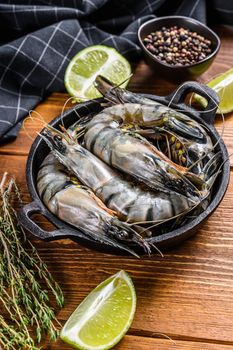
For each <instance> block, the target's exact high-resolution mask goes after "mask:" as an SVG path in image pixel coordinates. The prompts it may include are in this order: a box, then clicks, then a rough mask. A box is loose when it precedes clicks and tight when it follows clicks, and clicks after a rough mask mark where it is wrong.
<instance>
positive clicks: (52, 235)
mask: <svg viewBox="0 0 233 350" xmlns="http://www.w3.org/2000/svg"><path fill="white" fill-rule="evenodd" d="M33 214H42V215H43V216H45V217H46V218H47V219H48V220H50V218H49V217H48V215H47V214H46V212H45V211H44V210H43V208H41V207H40V205H39V204H38V203H37V202H36V201H33V202H31V203H29V204H26V205H25V206H23V207H22V208H21V209H20V210H19V212H18V220H19V222H20V224H21V225H22V226H23V227H24V228H25V229H26V230H28V231H29V232H31V233H32V234H33V235H34V236H36V237H38V238H39V239H42V240H44V241H54V240H56V239H61V238H68V237H76V238H85V236H84V235H83V234H82V233H81V232H79V231H77V230H72V228H70V229H59V228H58V229H56V230H54V231H45V230H43V229H42V228H41V227H40V226H38V225H37V224H36V223H35V222H34V221H33V220H32V219H31V216H32V215H33Z"/></svg>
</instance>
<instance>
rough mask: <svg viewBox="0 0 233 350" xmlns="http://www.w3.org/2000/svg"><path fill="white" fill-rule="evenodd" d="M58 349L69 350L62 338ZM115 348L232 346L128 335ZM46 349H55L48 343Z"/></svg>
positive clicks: (219, 349)
mask: <svg viewBox="0 0 233 350" xmlns="http://www.w3.org/2000/svg"><path fill="white" fill-rule="evenodd" d="M56 346H57V348H58V349H63V350H69V349H70V347H68V346H67V347H66V345H64V343H63V342H62V341H61V340H60V341H58V342H57V343H56ZM114 349H115V350H145V349H146V350H230V349H231V346H228V345H222V344H213V343H204V342H192V341H180V340H165V339H164V340H163V339H155V338H148V337H138V336H132V335H126V336H125V337H124V339H123V340H122V341H121V342H120V343H119V344H118V345H117V346H116V347H115V348H114ZM46 350H53V347H51V346H50V345H49V344H48V343H46Z"/></svg>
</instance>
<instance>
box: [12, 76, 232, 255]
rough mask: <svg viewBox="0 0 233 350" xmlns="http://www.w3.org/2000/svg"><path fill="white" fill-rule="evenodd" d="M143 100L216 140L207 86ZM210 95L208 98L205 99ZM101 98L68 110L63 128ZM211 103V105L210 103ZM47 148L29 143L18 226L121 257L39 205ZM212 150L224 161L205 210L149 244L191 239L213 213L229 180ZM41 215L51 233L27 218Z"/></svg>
mask: <svg viewBox="0 0 233 350" xmlns="http://www.w3.org/2000/svg"><path fill="white" fill-rule="evenodd" d="M190 92H196V93H198V94H200V95H202V96H204V97H205V98H206V99H207V101H208V106H207V107H206V110H205V111H202V112H199V111H196V110H195V109H193V108H190V107H188V106H187V105H186V104H185V103H184V100H185V97H186V96H187V94H188V93H190ZM144 96H146V97H149V98H152V99H154V100H155V101H158V102H161V103H163V104H164V105H168V104H169V103H170V102H171V101H172V103H171V104H170V106H171V107H173V108H175V109H179V110H182V111H183V112H184V113H186V114H187V115H189V116H191V117H192V118H193V119H195V120H197V121H199V122H200V123H202V124H203V125H204V126H206V127H207V128H208V129H209V131H210V133H209V134H210V136H211V138H212V141H213V143H214V144H215V142H216V141H217V140H219V135H218V133H217V131H216V129H215V127H214V119H215V113H216V109H217V104H218V102H219V100H218V97H217V94H216V93H215V92H214V91H213V90H211V89H210V88H209V87H207V86H205V85H201V84H199V83H197V82H186V83H184V84H182V85H181V86H179V87H178V88H177V89H176V90H175V91H174V92H173V93H172V94H170V95H168V96H166V97H161V96H155V95H144ZM209 96H211V98H210V97H209ZM103 101H104V100H103V99H96V100H92V101H88V102H84V103H81V104H79V105H78V106H75V107H74V108H72V109H70V110H68V111H67V112H66V113H65V114H64V115H63V122H64V125H65V127H66V128H68V127H69V126H70V125H71V124H73V123H74V122H75V121H76V120H77V114H76V112H75V111H77V112H78V115H79V116H86V115H89V114H90V113H92V114H93V115H94V114H96V113H98V112H100V111H101V110H102V107H101V105H100V102H103ZM214 101H215V102H214ZM60 123H61V121H60V116H59V117H57V118H56V119H54V120H53V121H52V122H51V123H50V124H51V125H52V126H54V127H56V128H58V127H59V124H60ZM49 151H50V150H49V148H48V146H47V144H46V143H45V141H43V140H42V139H41V138H40V137H39V136H38V137H37V138H36V139H35V141H34V142H33V144H32V147H31V150H30V153H29V156H28V161H27V167H26V178H27V185H28V189H29V192H30V194H31V197H32V202H31V203H29V204H27V205H25V206H24V207H23V208H21V210H20V212H19V221H20V222H21V224H22V225H23V226H24V227H25V228H26V229H27V230H28V231H30V232H31V233H32V234H33V235H35V236H36V237H38V238H40V239H42V240H45V241H51V240H56V239H61V238H71V239H73V240H75V241H77V242H78V243H80V244H83V245H85V246H88V247H90V248H93V249H97V250H100V251H103V252H109V253H114V254H124V253H123V252H122V251H121V250H120V249H117V248H112V247H110V246H108V245H106V244H104V243H99V242H97V241H94V240H93V239H91V238H89V237H87V236H86V235H84V234H83V233H82V232H81V231H79V230H78V229H75V228H74V227H72V226H70V225H69V224H66V223H65V222H63V221H61V220H60V219H58V218H57V217H56V216H54V215H53V214H52V213H51V212H50V211H49V210H48V209H47V208H46V207H45V205H44V204H43V203H42V201H41V199H40V197H39V195H38V192H37V189H36V178H37V172H38V170H39V167H40V164H41V163H42V161H43V160H44V158H45V157H46V156H47V154H48V153H49ZM216 151H221V154H222V161H223V162H224V161H226V162H225V164H224V166H223V168H222V172H221V173H220V174H219V176H218V179H217V180H216V182H215V185H214V191H213V195H212V200H211V202H210V204H209V206H208V208H207V209H206V210H205V211H204V212H202V213H201V214H200V215H199V216H197V217H196V218H194V219H193V220H192V221H190V222H188V223H187V224H185V225H183V226H182V227H180V228H177V229H175V230H172V231H170V232H168V233H165V234H161V235H158V236H155V237H153V238H152V242H153V243H154V244H155V245H156V246H157V247H159V248H169V247H172V246H174V245H177V244H178V243H180V242H182V241H184V240H185V239H187V238H189V237H190V236H192V235H193V234H194V233H195V232H196V231H197V230H198V228H199V227H200V226H201V225H202V224H203V222H204V221H205V220H206V219H207V218H208V217H209V215H211V214H212V213H213V212H214V210H215V209H216V208H217V206H218V205H219V203H220V202H221V200H222V198H223V196H224V194H225V192H226V190H227V187H228V183H229V178H230V164H229V161H227V160H228V153H227V149H226V146H225V144H224V142H223V141H222V140H220V141H219V143H218V145H217V147H216ZM38 213H39V214H42V215H43V216H45V217H46V218H47V219H48V220H49V221H50V222H52V223H53V224H54V225H55V226H56V229H55V230H54V231H52V232H51V231H50V232H49V231H45V230H43V229H42V228H40V227H39V226H38V225H37V224H36V223H35V222H34V221H33V220H32V218H31V216H32V215H33V214H38ZM132 247H133V248H134V249H135V250H136V251H137V252H138V253H139V254H140V253H141V254H142V253H143V252H142V250H140V248H138V247H137V248H136V247H134V246H133V245H132Z"/></svg>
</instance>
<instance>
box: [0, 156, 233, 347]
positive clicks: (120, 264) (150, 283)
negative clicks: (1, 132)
mask: <svg viewBox="0 0 233 350" xmlns="http://www.w3.org/2000/svg"><path fill="white" fill-rule="evenodd" d="M25 162H26V157H25V156H24V157H23V156H4V155H2V156H1V159H0V169H1V171H0V172H3V171H4V169H7V170H8V171H9V173H12V174H14V175H15V176H16V179H17V181H18V183H19V185H20V188H21V190H22V192H23V197H24V201H25V202H28V201H29V197H28V192H27V189H26V186H25V175H24V165H25ZM232 207H233V180H231V182H230V186H229V190H228V192H227V194H226V196H225V199H224V200H223V202H222V204H221V205H220V207H219V208H218V209H217V210H216V212H215V213H214V214H213V215H212V217H211V218H210V219H209V220H208V221H207V222H206V223H205V224H204V226H203V227H202V229H201V230H199V232H198V234H197V235H196V236H195V237H193V238H192V239H190V240H188V241H186V242H185V243H184V244H182V245H181V246H180V247H177V248H175V249H173V250H172V251H169V252H166V253H165V256H164V258H161V257H160V256H157V255H153V256H152V257H151V258H142V259H140V260H137V259H134V258H131V257H118V256H114V255H108V254H103V253H100V252H96V251H93V250H90V249H88V248H85V247H82V246H80V245H78V244H76V243H74V242H72V241H71V240H60V241H56V242H50V243H44V242H41V241H37V240H34V242H35V243H36V246H37V248H38V249H39V252H40V255H41V257H42V258H43V259H44V260H45V261H46V263H47V264H48V266H49V268H50V270H51V271H52V272H53V274H54V276H55V277H56V279H57V280H58V281H59V283H60V284H61V285H62V288H63V291H64V293H65V299H66V307H65V308H64V309H63V310H61V311H60V312H59V315H58V317H59V319H60V321H61V322H62V323H63V322H64V321H65V320H66V319H67V317H68V316H69V315H70V313H71V312H72V311H73V310H74V309H75V308H76V306H77V305H78V304H79V303H80V302H81V300H82V299H83V298H84V297H85V296H86V295H87V294H88V293H89V292H90V291H91V290H92V289H93V288H94V287H95V286H96V285H97V284H98V283H100V282H101V281H103V280H104V279H105V278H107V277H108V276H109V275H111V274H113V273H116V272H117V271H118V270H120V269H125V270H126V271H128V272H129V273H130V275H131V276H132V277H133V280H134V282H135V286H136V290H137V296H138V307H137V313H136V317H135V320H134V322H133V325H132V329H131V332H133V334H134V333H135V332H136V334H141V333H142V335H143V332H146V334H147V336H153V334H154V333H156V332H161V333H165V334H167V335H169V336H172V337H173V336H174V337H175V338H176V337H182V338H185V339H190V338H191V340H193V339H201V340H203V341H204V340H205V339H207V340H208V341H209V340H211V339H212V340H213V341H216V342H218V341H221V342H233V324H232V319H233V310H232V302H233V231H232V223H233V218H232Z"/></svg>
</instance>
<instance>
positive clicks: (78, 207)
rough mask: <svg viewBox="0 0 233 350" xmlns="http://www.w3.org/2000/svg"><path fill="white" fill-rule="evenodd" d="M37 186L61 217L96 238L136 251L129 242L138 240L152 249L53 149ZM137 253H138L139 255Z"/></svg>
mask: <svg viewBox="0 0 233 350" xmlns="http://www.w3.org/2000/svg"><path fill="white" fill-rule="evenodd" d="M37 189H38V192H39V195H40V197H41V199H42V200H43V202H44V204H45V205H46V206H47V207H48V209H49V210H50V211H51V212H52V213H53V214H55V215H56V216H57V217H59V218H60V219H61V220H63V221H65V222H67V223H69V224H71V225H73V226H75V227H77V228H78V229H80V230H81V231H82V232H84V233H85V234H86V235H87V236H90V237H91V238H92V239H94V240H97V241H100V242H104V243H106V244H108V245H111V246H114V247H118V248H120V249H123V250H125V251H127V252H129V253H131V254H133V255H136V253H135V252H134V251H133V250H132V249H131V248H129V247H127V245H126V244H127V242H131V243H132V242H134V243H137V244H139V245H141V246H143V247H144V249H145V250H146V251H147V252H148V253H150V245H149V243H147V242H146V241H145V239H144V238H143V237H142V236H140V235H139V233H137V232H136V231H135V230H134V229H132V227H131V226H129V225H128V224H127V223H124V222H121V221H120V220H119V219H118V218H117V217H116V214H115V212H114V211H112V210H110V209H108V208H107V207H106V206H105V205H104V203H103V202H102V201H101V200H100V199H99V198H97V197H96V196H95V194H94V193H93V192H92V191H91V190H89V189H87V188H86V187H85V186H82V185H81V184H77V180H75V181H74V180H73V179H72V178H71V177H70V176H69V174H68V173H67V171H66V169H65V167H64V166H63V165H62V164H60V163H59V162H58V160H57V159H56V158H55V157H54V155H53V154H52V153H50V154H49V155H48V156H47V157H46V158H45V159H44V161H43V163H42V164H41V166H40V169H39V172H38V175H37ZM136 256H137V255H136Z"/></svg>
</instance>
